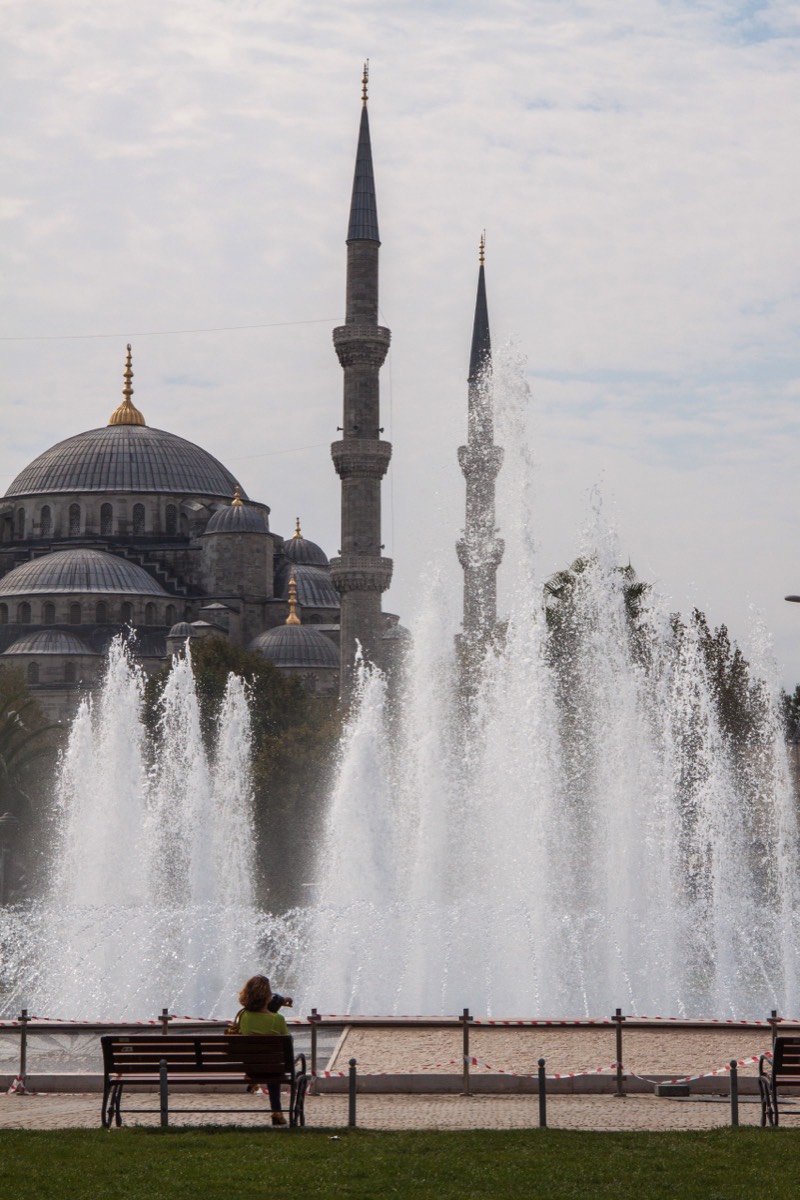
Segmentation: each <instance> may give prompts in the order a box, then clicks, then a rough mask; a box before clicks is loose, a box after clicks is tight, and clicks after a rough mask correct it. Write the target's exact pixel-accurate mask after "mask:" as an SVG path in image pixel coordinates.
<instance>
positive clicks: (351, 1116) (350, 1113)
mask: <svg viewBox="0 0 800 1200" xmlns="http://www.w3.org/2000/svg"><path fill="white" fill-rule="evenodd" d="M348 1093H349V1094H348V1105H347V1124H348V1126H349V1127H350V1129H355V1127H356V1060H355V1059H354V1058H351V1059H350V1077H349V1079H348Z"/></svg>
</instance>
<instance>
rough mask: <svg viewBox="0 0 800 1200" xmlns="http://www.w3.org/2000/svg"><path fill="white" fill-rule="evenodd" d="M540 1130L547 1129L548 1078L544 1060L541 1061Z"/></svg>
mask: <svg viewBox="0 0 800 1200" xmlns="http://www.w3.org/2000/svg"><path fill="white" fill-rule="evenodd" d="M539 1128H540V1129H546V1128H547V1076H546V1075H545V1073H544V1059H543V1058H540V1059H539Z"/></svg>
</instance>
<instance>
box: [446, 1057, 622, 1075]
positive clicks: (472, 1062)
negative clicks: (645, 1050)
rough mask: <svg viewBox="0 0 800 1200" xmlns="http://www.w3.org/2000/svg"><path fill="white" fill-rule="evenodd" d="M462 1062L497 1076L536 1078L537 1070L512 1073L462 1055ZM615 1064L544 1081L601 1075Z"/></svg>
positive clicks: (571, 1072)
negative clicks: (492, 1072)
mask: <svg viewBox="0 0 800 1200" xmlns="http://www.w3.org/2000/svg"><path fill="white" fill-rule="evenodd" d="M464 1062H466V1063H469V1064H470V1065H471V1066H473V1067H483V1068H484V1069H485V1070H487V1071H494V1072H495V1074H497V1075H515V1076H517V1077H518V1078H520V1079H536V1078H538V1075H539V1071H538V1068H537V1069H536V1070H535V1071H512V1070H511V1069H510V1068H508V1067H493V1066H491V1065H490V1064H489V1063H487V1062H483V1061H482V1060H481V1059H479V1058H475V1057H474V1056H473V1055H471V1054H465V1055H464ZM616 1069H617V1063H615V1062H613V1063H609V1064H608V1066H605V1067H591V1068H589V1069H588V1070H586V1071H564V1072H562V1073H561V1074H552V1075H545V1079H577V1078H578V1076H579V1075H602V1073H603V1072H604V1071H616Z"/></svg>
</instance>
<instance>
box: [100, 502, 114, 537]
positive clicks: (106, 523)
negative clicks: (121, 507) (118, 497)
mask: <svg viewBox="0 0 800 1200" xmlns="http://www.w3.org/2000/svg"><path fill="white" fill-rule="evenodd" d="M100 532H101V534H103V535H104V536H105V537H110V536H111V534H112V533H113V532H114V509H113V508H112V507H111V505H110V504H101V505H100Z"/></svg>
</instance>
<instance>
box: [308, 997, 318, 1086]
mask: <svg viewBox="0 0 800 1200" xmlns="http://www.w3.org/2000/svg"><path fill="white" fill-rule="evenodd" d="M318 1022H319V1013H318V1012H317V1010H316V1009H315V1008H312V1010H311V1014H310V1016H309V1018H308V1023H309V1025H310V1026H311V1078H312V1079H316V1078H317V1024H318Z"/></svg>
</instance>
